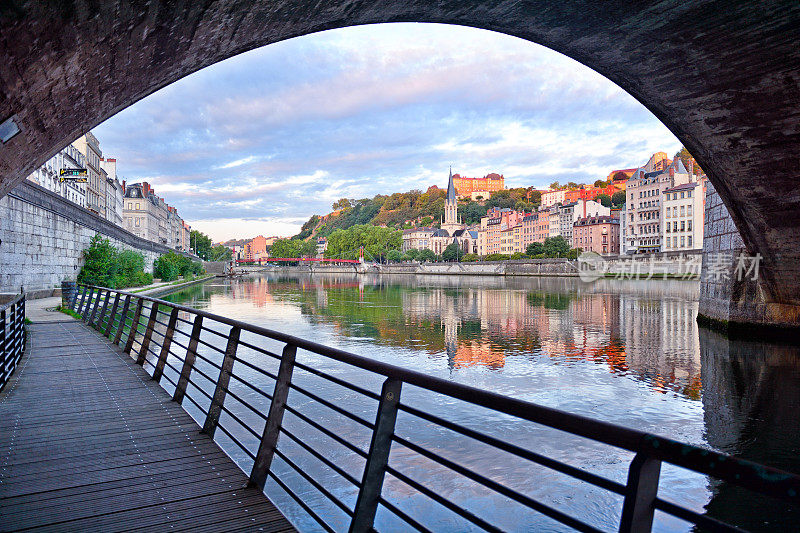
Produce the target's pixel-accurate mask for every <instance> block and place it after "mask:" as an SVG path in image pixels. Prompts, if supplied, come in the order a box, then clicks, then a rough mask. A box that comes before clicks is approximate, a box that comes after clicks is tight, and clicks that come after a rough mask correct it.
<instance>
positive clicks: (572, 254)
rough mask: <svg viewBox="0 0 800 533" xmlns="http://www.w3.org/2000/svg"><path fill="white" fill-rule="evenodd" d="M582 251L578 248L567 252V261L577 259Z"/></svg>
mask: <svg viewBox="0 0 800 533" xmlns="http://www.w3.org/2000/svg"><path fill="white" fill-rule="evenodd" d="M581 252H582V250H581V249H580V248H573V249H571V250H570V251H569V252H567V259H572V260H573V261H574V260H575V259H577V258H578V255H580V253H581Z"/></svg>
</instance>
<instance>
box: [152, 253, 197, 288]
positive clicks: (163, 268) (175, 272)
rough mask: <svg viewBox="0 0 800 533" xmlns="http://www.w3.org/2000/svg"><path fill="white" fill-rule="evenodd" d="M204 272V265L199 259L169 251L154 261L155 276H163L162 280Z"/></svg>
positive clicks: (171, 279)
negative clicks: (192, 259)
mask: <svg viewBox="0 0 800 533" xmlns="http://www.w3.org/2000/svg"><path fill="white" fill-rule="evenodd" d="M202 273H203V265H202V264H201V263H199V262H198V261H191V260H190V259H189V258H188V257H186V256H184V255H181V254H177V253H175V252H169V253H166V254H164V255H162V256H161V257H159V258H158V259H156V260H155V262H154V263H153V276H155V277H157V278H161V281H173V280H176V279H178V276H182V277H184V278H188V277H189V276H193V275H196V274H202Z"/></svg>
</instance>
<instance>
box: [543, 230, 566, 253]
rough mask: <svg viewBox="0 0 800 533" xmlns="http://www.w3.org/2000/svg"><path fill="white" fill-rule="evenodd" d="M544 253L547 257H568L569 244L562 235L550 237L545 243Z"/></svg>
mask: <svg viewBox="0 0 800 533" xmlns="http://www.w3.org/2000/svg"><path fill="white" fill-rule="evenodd" d="M544 253H545V255H546V256H547V257H567V254H569V243H568V242H567V239H565V238H564V237H563V236H561V235H558V236H556V237H548V238H547V239H545V241H544Z"/></svg>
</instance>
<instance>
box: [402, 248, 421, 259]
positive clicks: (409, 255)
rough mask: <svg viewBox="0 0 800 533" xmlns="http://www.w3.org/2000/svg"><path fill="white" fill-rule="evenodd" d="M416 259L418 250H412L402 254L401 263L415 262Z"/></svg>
mask: <svg viewBox="0 0 800 533" xmlns="http://www.w3.org/2000/svg"><path fill="white" fill-rule="evenodd" d="M418 257H419V250H416V249H414V248H412V249H410V250H408V251H407V252H406V253H404V254H403V261H416V260H417V258H418Z"/></svg>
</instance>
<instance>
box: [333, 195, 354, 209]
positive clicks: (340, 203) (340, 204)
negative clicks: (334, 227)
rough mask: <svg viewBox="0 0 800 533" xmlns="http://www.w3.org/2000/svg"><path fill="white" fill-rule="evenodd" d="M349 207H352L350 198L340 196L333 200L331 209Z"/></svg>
mask: <svg viewBox="0 0 800 533" xmlns="http://www.w3.org/2000/svg"><path fill="white" fill-rule="evenodd" d="M348 207H352V204H351V203H350V200H348V199H347V198H340V199H338V200H336V201H335V202H333V205H332V206H331V209H333V210H334V211H338V210H339V209H347V208H348Z"/></svg>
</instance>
